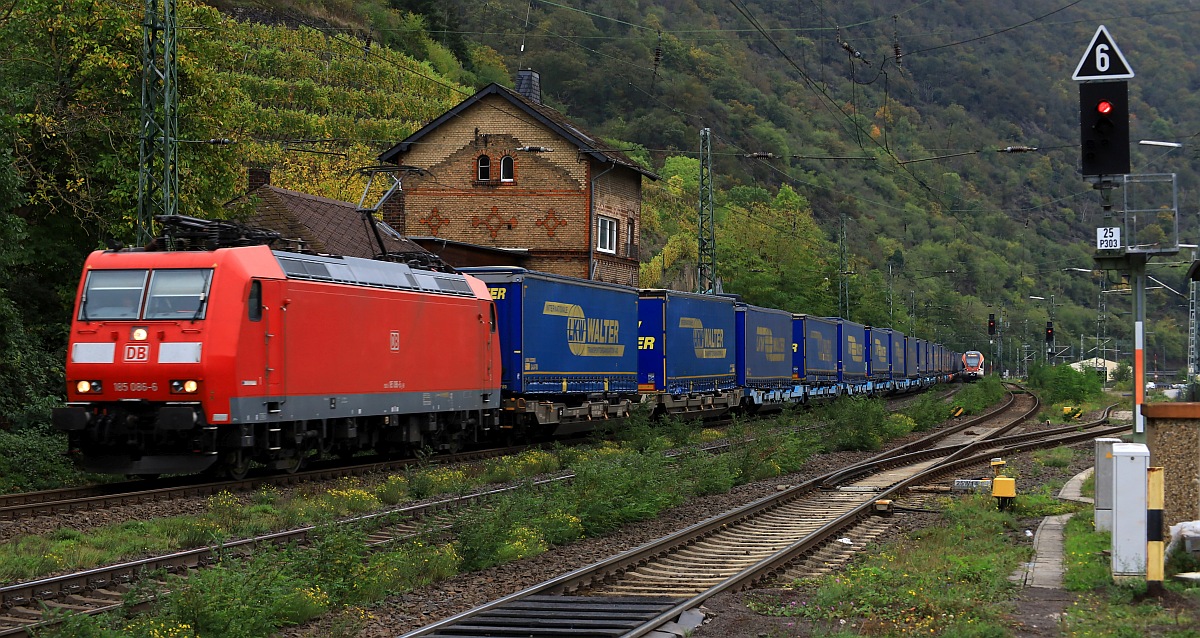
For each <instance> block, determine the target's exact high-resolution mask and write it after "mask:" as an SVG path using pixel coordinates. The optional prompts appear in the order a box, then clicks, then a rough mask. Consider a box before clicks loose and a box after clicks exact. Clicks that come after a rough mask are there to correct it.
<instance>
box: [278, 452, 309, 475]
mask: <svg viewBox="0 0 1200 638" xmlns="http://www.w3.org/2000/svg"><path fill="white" fill-rule="evenodd" d="M297 452H298V453H297V455H296V456H293V457H291V458H289V459H285V460H284V465H283V471H284V472H287V473H288V474H295V473H296V472H299V471H300V468H301V467H304V451H303V450H298V451H297Z"/></svg>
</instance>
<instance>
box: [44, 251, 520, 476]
mask: <svg viewBox="0 0 1200 638" xmlns="http://www.w3.org/2000/svg"><path fill="white" fill-rule="evenodd" d="M66 372H67V384H68V388H67V400H68V403H67V406H66V407H63V408H58V409H56V410H55V411H54V414H53V422H54V425H55V426H56V427H57V428H59V429H61V430H64V431H66V432H68V433H69V438H70V448H71V450H72V452H73V453H75V454H76V455H78V459H79V461H80V464H81V465H82V466H84V467H85V468H87V469H90V470H93V471H98V472H106V473H121V474H129V475H156V474H162V473H179V474H188V473H195V472H201V471H205V470H213V469H216V470H221V471H224V472H225V473H226V474H229V475H231V476H235V477H236V476H242V475H244V474H245V473H246V471H247V470H248V469H249V467H250V464H251V463H252V462H258V463H260V464H263V465H265V466H267V467H269V468H272V469H282V470H291V471H294V470H295V469H297V468H298V467H300V465H301V464H302V463H303V461H304V460H305V459H306V458H308V457H310V456H317V455H324V454H341V455H349V454H352V453H354V452H355V451H358V450H362V449H371V448H375V449H381V450H389V449H409V450H412V449H419V448H420V447H422V446H432V447H435V448H439V449H451V448H453V447H456V446H457V445H458V444H460V443H463V442H466V441H469V440H473V439H475V438H477V437H480V436H481V435H482V434H483V433H484V431H485V430H488V429H491V428H494V427H497V425H498V406H499V403H500V378H501V377H500V351H499V339H498V338H497V333H496V314H495V309H494V306H493V304H492V300H491V297H490V295H489V293H488V289H487V286H486V285H485V284H483V283H482V282H481V281H479V280H477V279H475V278H474V277H471V276H465V275H462V274H457V273H447V272H435V271H431V270H422V269H420V268H415V267H410V266H409V265H406V264H403V263H394V262H389V261H377V260H370V259H357V258H353V257H328V256H317V255H308V254H299V253H289V252H282V251H273V250H271V249H270V248H269V247H267V246H264V245H260V246H244V247H234V248H221V249H217V250H211V251H181V252H156V251H145V250H138V249H135V250H110V251H97V252H95V253H92V255H91V256H89V257H88V259H87V262H86V264H85V268H84V274H83V277H82V280H81V282H80V284H79V292H78V297H77V299H76V307H75V316H74V319H73V321H72V324H71V334H70V342H69V344H68V350H67V368H66Z"/></svg>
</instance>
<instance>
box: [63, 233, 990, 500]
mask: <svg viewBox="0 0 1200 638" xmlns="http://www.w3.org/2000/svg"><path fill="white" fill-rule="evenodd" d="M159 221H160V222H162V223H163V224H164V227H165V228H166V232H165V234H164V236H163V237H160V238H158V239H156V240H155V242H156V243H163V244H166V246H167V247H169V248H171V250H153V249H141V248H133V249H114V250H105V251H96V252H94V253H92V254H91V255H90V256H88V258H87V260H86V262H85V265H84V271H83V275H82V277H81V279H80V283H79V288H78V292H77V297H76V304H75V314H74V316H73V318H72V322H71V330H70V338H69V343H68V347H67V362H66V376H67V403H66V405H65V406H63V407H59V408H55V409H54V411H53V414H52V422H53V424H54V426H55V428H57V429H59V430H62V431H64V432H66V433H67V435H68V447H69V450H70V453H71V455H72V456H73V457H74V458H75V460H76V461H77V463H78V464H79V465H80V466H82V467H83V468H85V469H88V470H91V471H94V472H102V473H110V474H125V475H137V476H153V475H158V474H195V473H201V472H213V473H217V474H224V475H228V476H232V477H240V476H245V474H246V473H247V472H248V471H249V470H250V468H251V467H252V466H253V465H256V464H257V465H259V466H263V467H265V468H267V469H268V470H274V471H295V470H297V469H298V468H299V467H300V466H301V465H302V464H303V463H304V462H305V461H306V460H307V459H310V458H322V457H326V456H340V457H343V458H345V457H349V456H352V455H354V454H356V453H358V452H364V451H374V452H378V453H383V454H391V453H395V454H398V455H412V454H414V453H415V452H417V451H419V450H421V449H425V448H429V449H432V450H435V451H453V450H455V449H458V448H460V447H463V446H466V445H477V444H483V443H492V442H500V441H504V440H508V439H514V438H515V439H518V440H519V439H542V438H548V437H552V436H561V435H566V434H571V433H575V432H581V431H586V430H589V429H592V428H593V427H595V425H596V423H598V422H600V421H603V420H607V419H621V418H625V417H627V416H628V415H629V414H630V413H631V411H632V410H633V409H634V407H635V405H638V404H640V405H642V406H643V407H646V408H648V409H650V410H651V411H653V412H656V413H671V414H680V415H684V416H692V417H715V416H719V415H720V414H722V413H724V412H727V411H733V410H741V411H746V412H755V411H764V410H771V409H781V408H782V407H784V406H786V405H788V404H797V403H808V402H810V401H820V400H830V399H834V398H836V397H839V396H846V395H860V394H865V395H869V396H884V395H888V394H895V393H898V392H911V391H916V390H920V389H923V388H927V387H929V386H931V385H933V384H935V383H939V382H945V381H950V380H952V379H953V378H954V377H955V376H956V375H957V374H958V373H959V371H960V370H961V365H960V358H959V355H958V354H957V353H955V352H952V351H951V350H950V349H948V348H945V347H943V346H941V345H939V344H935V343H932V342H930V341H927V340H925V339H920V338H916V337H912V336H906V335H904V334H902V333H900V332H899V331H896V330H892V329H889V328H875V327H870V326H865V325H863V324H858V323H854V322H851V321H847V320H843V319H839V318H836V317H825V318H822V317H813V316H808V315H801V314H793V313H789V312H784V311H780V310H773V309H769V308H759V307H756V306H751V305H749V304H745V303H742V302H741V301H738V300H735V299H734V298H732V297H730V296H714V295H701V294H696V293H686V292H679V291H664V290H639V289H636V288H631V287H628V286H622V285H618V284H609V283H603V282H597V281H586V280H581V279H574V278H571V277H565V276H561V275H551V274H547V273H537V272H534V271H528V270H525V269H523V268H509V267H492V268H485V267H478V268H468V269H464V270H463V271H461V272H459V271H455V270H454V269H453V268H450V267H449V266H447V265H445V264H444V263H441V262H440V260H439V259H438V258H437V257H436V256H434V255H430V254H429V253H404V254H396V253H388V252H387V250H386V249H385V247H384V242H383V241H382V239H380V240H379V244H380V245H379V247H378V248H379V252H378V256H377V257H376V258H375V259H361V258H355V257H341V256H331V255H315V254H307V253H297V252H288V251H282V250H273V249H272V248H271V247H270V245H269V244H270V243H272V242H273V241H275V240H278V239H279V235H278V233H273V232H271V231H261V230H256V229H250V228H247V227H244V226H240V225H237V224H231V223H229V222H217V221H208V220H202V219H196V218H191V217H184V216H171V217H160V218H159ZM376 230H377V231H378V228H376ZM377 238H378V235H377ZM868 344H869V345H870V347H868ZM789 346H790V347H789ZM976 354H978V353H976ZM980 358H981V359H982V357H980ZM961 362H965V359H962V360H961Z"/></svg>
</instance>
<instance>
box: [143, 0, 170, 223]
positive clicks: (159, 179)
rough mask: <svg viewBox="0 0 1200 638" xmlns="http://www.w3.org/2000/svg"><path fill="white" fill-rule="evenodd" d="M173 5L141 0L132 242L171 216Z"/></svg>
mask: <svg viewBox="0 0 1200 638" xmlns="http://www.w3.org/2000/svg"><path fill="white" fill-rule="evenodd" d="M177 87H178V84H177V82H176V63H175V0H145V17H144V18H143V22H142V117H141V122H140V127H139V130H138V138H139V148H138V209H137V228H135V229H134V231H135V236H136V237H135V240H136V242H137V244H138V245H139V246H144V245H145V244H147V243H148V242H149V241H150V239H151V238H152V237H153V236H154V232H153V230H152V224H153V222H154V218H155V217H156V216H158V215H175V214H176V211H177V208H178V195H179V167H178V165H177V164H176V153H177V144H178V141H177V139H178V132H179V131H178V129H179V117H178V101H177V98H178V94H177V93H176V91H177Z"/></svg>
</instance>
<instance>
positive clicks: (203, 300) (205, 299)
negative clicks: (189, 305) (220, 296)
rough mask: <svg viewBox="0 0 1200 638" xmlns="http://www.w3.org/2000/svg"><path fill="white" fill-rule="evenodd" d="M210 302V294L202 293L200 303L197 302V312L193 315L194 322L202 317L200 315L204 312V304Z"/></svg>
mask: <svg viewBox="0 0 1200 638" xmlns="http://www.w3.org/2000/svg"><path fill="white" fill-rule="evenodd" d="M206 303H208V296H207V295H205V294H204V293H200V303H198V304H196V314H194V315H192V323H195V322H196V321H197V320H198V319H200V315H201V314H202V313H203V312H204V305H205V304H206Z"/></svg>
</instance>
